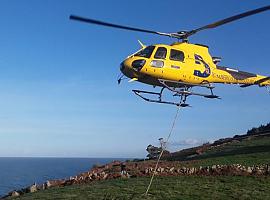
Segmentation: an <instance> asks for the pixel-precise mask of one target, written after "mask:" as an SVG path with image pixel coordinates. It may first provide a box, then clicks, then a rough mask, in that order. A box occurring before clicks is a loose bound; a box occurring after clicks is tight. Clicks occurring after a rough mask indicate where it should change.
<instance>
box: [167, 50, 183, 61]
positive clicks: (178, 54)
mask: <svg viewBox="0 0 270 200" xmlns="http://www.w3.org/2000/svg"><path fill="white" fill-rule="evenodd" d="M184 58H185V55H184V53H183V52H182V51H178V50H175V49H171V54H170V59H171V60H175V61H181V62H183V61H184Z"/></svg>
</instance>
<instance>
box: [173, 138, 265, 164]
mask: <svg viewBox="0 0 270 200" xmlns="http://www.w3.org/2000/svg"><path fill="white" fill-rule="evenodd" d="M173 160H178V159H177V157H176V158H174V159H173ZM185 160H186V161H185V162H184V163H186V165H187V166H191V165H192V166H210V165H215V164H221V165H230V164H242V165H245V166H251V165H261V164H270V137H260V138H254V139H251V140H243V141H241V142H233V143H230V144H227V145H224V146H220V147H217V148H214V149H210V150H207V151H206V152H205V153H203V154H202V155H199V156H196V157H194V158H190V159H185Z"/></svg>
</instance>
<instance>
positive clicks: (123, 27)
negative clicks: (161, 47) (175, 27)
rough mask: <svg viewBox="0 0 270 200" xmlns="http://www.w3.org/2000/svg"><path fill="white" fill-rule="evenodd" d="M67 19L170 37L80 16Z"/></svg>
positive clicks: (160, 33)
mask: <svg viewBox="0 0 270 200" xmlns="http://www.w3.org/2000/svg"><path fill="white" fill-rule="evenodd" d="M69 19H71V20H76V21H80V22H85V23H90V24H96V25H101V26H108V27H112V28H118V29H125V30H130V31H137V32H143V33H152V34H157V35H165V36H171V34H170V33H162V32H157V31H152V30H146V29H141V28H134V27H129V26H123V25H119V24H112V23H108V22H103V21H98V20H95V19H90V18H84V17H80V16H76V15H70V17H69Z"/></svg>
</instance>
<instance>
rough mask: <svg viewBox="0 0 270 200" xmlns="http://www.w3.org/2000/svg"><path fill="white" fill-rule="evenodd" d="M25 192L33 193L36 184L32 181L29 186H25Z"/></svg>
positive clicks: (35, 189)
mask: <svg viewBox="0 0 270 200" xmlns="http://www.w3.org/2000/svg"><path fill="white" fill-rule="evenodd" d="M26 191H27V192H30V193H33V192H36V191H37V184H36V183H34V184H33V185H31V186H30V187H28V188H26Z"/></svg>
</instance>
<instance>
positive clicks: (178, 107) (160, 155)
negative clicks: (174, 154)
mask: <svg viewBox="0 0 270 200" xmlns="http://www.w3.org/2000/svg"><path fill="white" fill-rule="evenodd" d="M180 108H181V106H180V105H179V106H177V111H176V114H175V117H174V120H173V123H172V127H171V129H170V132H169V135H168V136H167V138H166V140H165V145H164V148H162V150H161V152H160V154H159V156H158V160H157V162H156V166H155V169H154V173H153V174H152V176H151V179H150V182H149V185H148V187H147V190H146V192H145V195H147V194H148V192H149V190H150V187H151V185H152V182H153V180H154V177H155V174H156V171H157V168H158V164H159V162H160V159H161V157H162V154H163V152H164V150H165V149H166V144H167V143H168V141H169V139H170V137H171V134H172V132H173V129H174V127H175V123H176V120H177V117H178V114H179V110H180Z"/></svg>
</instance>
